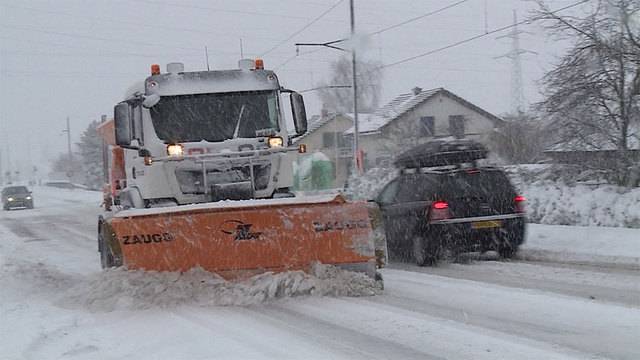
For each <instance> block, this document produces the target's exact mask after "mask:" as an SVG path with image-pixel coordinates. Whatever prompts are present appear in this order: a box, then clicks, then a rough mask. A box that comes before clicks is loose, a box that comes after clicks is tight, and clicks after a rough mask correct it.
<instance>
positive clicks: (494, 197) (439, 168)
mask: <svg viewBox="0 0 640 360" xmlns="http://www.w3.org/2000/svg"><path fill="white" fill-rule="evenodd" d="M486 154H487V151H486V149H485V148H484V147H482V146H481V145H479V144H477V143H473V142H470V141H454V142H444V141H435V142H430V143H427V144H424V145H420V146H418V147H416V148H414V149H411V150H410V151H408V152H405V153H403V154H401V155H400V156H399V157H398V158H397V159H396V166H398V167H399V168H401V169H402V170H401V173H400V175H399V176H398V177H397V178H395V179H394V180H393V181H391V182H390V183H389V184H387V185H386V186H385V187H384V189H383V190H382V191H381V192H380V194H379V196H378V198H377V199H376V202H377V203H378V204H379V206H380V208H381V211H382V216H383V219H384V224H385V232H386V235H387V244H388V247H389V252H390V254H391V255H392V256H394V255H395V257H402V258H413V260H415V262H416V263H417V264H418V265H421V266H422V265H433V264H435V263H437V261H438V259H440V258H441V256H442V255H443V252H444V251H445V250H451V251H453V252H454V253H460V252H467V251H480V252H485V251H489V250H494V251H497V252H498V253H499V254H500V255H501V256H502V257H504V258H510V257H512V256H513V255H514V254H515V253H516V252H517V251H518V247H519V246H520V245H521V244H522V243H523V242H524V234H525V214H524V201H525V199H524V197H522V196H520V195H518V193H517V192H516V191H515V189H514V187H513V186H512V185H511V183H510V181H509V179H508V178H507V176H506V175H505V173H504V172H503V171H502V170H501V169H499V168H496V167H480V166H477V162H476V161H477V160H479V159H481V158H484V157H486Z"/></svg>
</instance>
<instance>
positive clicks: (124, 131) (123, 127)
mask: <svg viewBox="0 0 640 360" xmlns="http://www.w3.org/2000/svg"><path fill="white" fill-rule="evenodd" d="M113 121H114V123H115V133H116V134H115V135H116V145H118V146H122V147H129V146H131V139H132V134H131V107H130V106H129V104H127V103H126V102H121V103H119V104H118V105H116V106H115V107H114V108H113Z"/></svg>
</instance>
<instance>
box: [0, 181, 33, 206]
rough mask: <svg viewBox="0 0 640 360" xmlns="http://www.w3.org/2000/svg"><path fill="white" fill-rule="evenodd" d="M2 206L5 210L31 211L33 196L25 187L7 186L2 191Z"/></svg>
mask: <svg viewBox="0 0 640 360" xmlns="http://www.w3.org/2000/svg"><path fill="white" fill-rule="evenodd" d="M2 206H3V208H4V209H5V210H10V209H15V208H27V209H33V196H32V195H31V191H29V189H27V187H26V186H7V187H5V188H4V189H2Z"/></svg>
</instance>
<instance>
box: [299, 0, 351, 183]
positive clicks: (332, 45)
mask: <svg viewBox="0 0 640 360" xmlns="http://www.w3.org/2000/svg"><path fill="white" fill-rule="evenodd" d="M353 2H354V0H349V12H350V20H351V71H352V79H351V84H352V85H351V87H352V88H353V124H354V126H353V130H354V131H353V168H354V170H355V172H356V173H357V174H360V166H359V165H362V164H359V156H358V155H359V150H360V145H359V135H360V131H359V123H358V84H357V77H356V76H357V73H356V71H357V69H356V46H355V34H356V17H355V13H354V4H353ZM346 40H348V39H339V40H334V41H328V42H324V43H296V44H295V46H296V52H297V51H298V47H299V46H324V47H328V48H331V49H336V50H340V51H348V50H347V49H343V48H341V47H339V46H336V44H339V43H341V42H344V41H346ZM340 87H342V86H340Z"/></svg>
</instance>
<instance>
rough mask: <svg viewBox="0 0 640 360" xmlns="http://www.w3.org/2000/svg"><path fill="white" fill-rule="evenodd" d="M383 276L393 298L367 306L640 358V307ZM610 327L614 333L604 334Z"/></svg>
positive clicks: (433, 278)
mask: <svg viewBox="0 0 640 360" xmlns="http://www.w3.org/2000/svg"><path fill="white" fill-rule="evenodd" d="M384 276H385V282H386V290H385V294H388V295H383V296H378V297H372V298H367V299H364V300H363V301H367V302H372V303H376V304H384V305H388V306H393V307H397V308H401V309H405V310H408V311H413V312H417V313H422V314H426V315H429V316H434V317H438V318H442V319H446V320H451V321H455V322H458V323H461V324H465V325H466V324H468V325H472V326H477V327H481V328H485V329H487V330H491V331H497V332H501V333H504V334H515V335H517V336H520V337H522V338H524V339H530V340H532V341H538V342H542V343H547V344H551V345H553V346H560V347H562V348H565V349H568V350H573V351H577V352H580V353H583V354H585V355H584V356H585V357H587V355H586V354H591V355H589V356H604V357H612V358H620V359H637V358H638V354H640V345H639V344H638V343H637V340H636V337H637V334H639V333H640V325H639V324H640V309H638V308H637V307H628V306H620V305H615V304H610V303H599V302H595V301H588V300H583V299H579V298H573V297H569V296H564V295H556V294H552V293H544V292H540V291H538V290H534V289H515V288H508V287H504V286H500V285H494V284H489V283H482V282H478V281H471V280H457V279H452V278H447V277H442V276H438V275H429V274H423V273H419V272H407V271H400V270H387V271H385V274H384ZM605 328H606V329H609V331H608V332H605V333H603V332H602V331H601V330H600V329H605ZM634 335H635V336H634Z"/></svg>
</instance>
